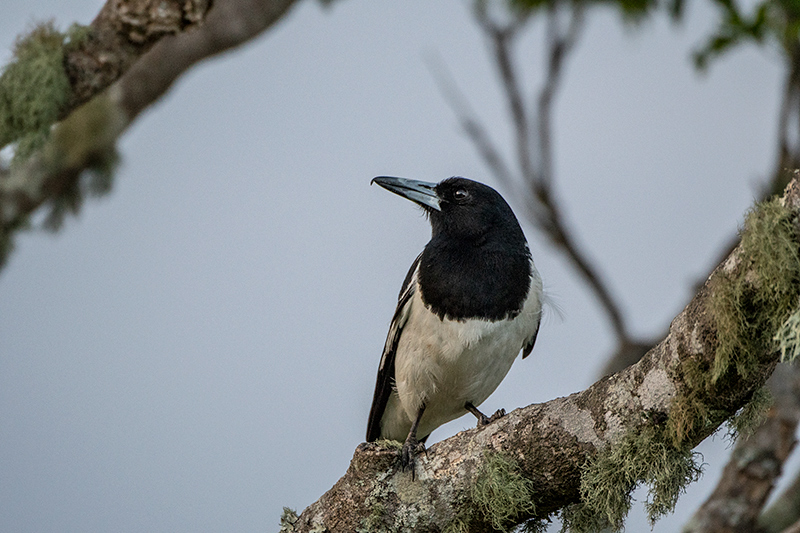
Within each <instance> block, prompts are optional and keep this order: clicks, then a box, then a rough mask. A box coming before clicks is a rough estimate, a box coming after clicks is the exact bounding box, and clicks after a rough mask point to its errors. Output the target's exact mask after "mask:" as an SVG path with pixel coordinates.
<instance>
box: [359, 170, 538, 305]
mask: <svg viewBox="0 0 800 533" xmlns="http://www.w3.org/2000/svg"><path fill="white" fill-rule="evenodd" d="M373 181H374V182H375V183H377V184H378V185H380V186H381V187H383V188H385V189H388V190H390V191H392V192H394V193H396V194H399V195H400V196H403V197H405V198H408V199H409V200H412V201H414V202H416V203H418V204H419V205H421V206H422V207H423V208H424V209H425V211H426V212H427V213H428V215H429V218H430V222H431V227H432V229H433V232H432V236H431V240H430V242H429V243H428V244H427V245H426V246H425V249H424V250H423V252H422V254H421V255H420V258H419V267H418V268H419V278H418V279H419V287H420V290H421V295H422V300H423V301H424V302H425V304H426V305H427V306H428V307H429V308H430V309H431V311H432V312H434V313H435V314H437V315H438V316H439V317H440V318H442V319H444V318H445V317H448V318H451V319H455V320H462V319H468V318H481V319H488V320H499V319H502V318H506V317H513V316H516V315H517V314H518V313H519V312H520V311H521V310H522V307H523V305H524V303H525V298H526V297H527V294H528V290H529V288H530V279H531V272H532V270H531V269H532V265H531V257H530V252H529V251H528V245H527V242H526V241H525V235H524V234H523V233H522V228H520V226H519V222H517V217H515V216H514V213H513V212H512V211H511V208H510V207H509V206H508V204H507V203H506V201H505V200H504V199H503V197H502V196H500V194H499V193H498V192H497V191H495V190H494V189H492V188H491V187H489V186H487V185H483V184H482V183H478V182H477V181H472V180H468V179H465V178H448V179H446V180H444V181H442V182H440V183H426V182H424V181H415V180H408V179H404V178H388V177H378V178H375V179H374V180H373ZM412 270H413V269H412Z"/></svg>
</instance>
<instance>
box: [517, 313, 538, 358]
mask: <svg viewBox="0 0 800 533" xmlns="http://www.w3.org/2000/svg"><path fill="white" fill-rule="evenodd" d="M541 324H542V317H541V316H540V317H539V322H537V323H536V331H534V332H533V337H531V340H529V341H528V342H527V343H526V344H525V346H524V347H523V348H522V358H523V359H525V358H526V357H528V356H529V355H530V354H531V352H532V351H533V345H534V344H536V336H537V335H539V326H540V325H541Z"/></svg>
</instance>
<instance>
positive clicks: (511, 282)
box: [367, 176, 542, 476]
mask: <svg viewBox="0 0 800 533" xmlns="http://www.w3.org/2000/svg"><path fill="white" fill-rule="evenodd" d="M372 181H373V183H377V184H378V185H380V186H381V187H383V188H384V189H387V190H389V191H391V192H393V193H395V194H398V195H400V196H403V197H405V198H408V199H409V200H412V201H413V202H416V203H417V204H419V205H420V206H422V208H423V209H424V210H425V212H426V214H427V215H428V218H429V220H430V223H431V229H432V232H431V240H430V242H428V244H427V245H426V246H425V249H424V250H423V251H422V253H421V254H420V255H419V256H417V258H416V260H414V263H413V264H412V265H411V269H410V270H409V271H408V274H407V275H406V278H405V281H404V282H403V288H402V289H401V290H400V297H399V301H398V303H397V309H396V310H395V313H394V318H393V319H392V323H391V325H390V327H389V334H388V336H387V338H386V344H385V346H384V349H383V356H382V357H381V362H380V366H379V367H378V379H377V382H376V384H375V395H374V398H373V400H372V408H371V410H370V414H369V422H368V425H367V441H374V440H377V439H392V440H396V441H403V442H404V444H403V448H402V452H401V456H400V457H401V466H402V468H403V469H404V470H405V469H406V468H408V467H410V468H411V472H412V476H413V475H414V460H415V457H416V454H417V452H418V451H419V450H422V449H424V444H423V443H424V442H425V439H427V437H428V435H430V433H431V431H433V430H434V429H436V428H437V427H439V426H441V425H442V424H444V423H446V422H449V421H450V420H454V419H456V418H458V417H460V416H461V415H463V414H465V413H466V412H468V411H469V412H471V413H472V414H474V415H475V416H476V417H477V418H478V425H479V426H480V425H483V424H488V423H489V422H491V421H492V420H494V419H495V418H498V417H500V416H503V414H504V413H505V412H504V411H503V410H502V409H501V410H499V411H498V412H496V413H495V414H494V415H493V416H492V417H491V418H490V417H486V416H485V415H484V414H483V413H481V412H480V411H479V410H478V406H479V405H481V403H483V401H484V400H486V398H488V397H489V395H490V394H491V393H492V392H494V390H495V389H496V388H497V386H498V385H499V384H500V382H501V381H502V380H503V378H504V377H505V376H506V374H507V373H508V371H509V369H510V368H511V365H512V363H513V362H514V360H515V359H516V357H517V355H518V354H519V353H520V352H522V358H523V359H524V358H525V357H527V356H528V355H529V354H530V353H531V350H532V349H533V345H534V342H536V335H537V333H538V331H539V323H540V321H541V316H542V281H541V278H540V277H539V273H538V272H537V270H536V267H535V266H534V264H533V259H532V258H531V253H530V250H529V249H528V243H527V241H526V240H525V235H524V234H523V232H522V228H520V225H519V222H518V221H517V218H516V216H514V213H513V211H512V210H511V208H510V207H509V205H508V203H506V201H505V200H504V199H503V197H502V196H500V194H499V193H498V192H497V191H495V190H494V189H492V188H491V187H489V186H487V185H484V184H482V183H478V182H476V181H472V180H468V179H465V178H460V177H452V178H448V179H445V180H444V181H442V182H440V183H438V184H437V183H427V182H423V181H417V180H410V179H405V178H394V177H386V176H380V177H377V178H375V179H374V180H372Z"/></svg>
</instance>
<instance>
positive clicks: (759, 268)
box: [667, 198, 800, 446]
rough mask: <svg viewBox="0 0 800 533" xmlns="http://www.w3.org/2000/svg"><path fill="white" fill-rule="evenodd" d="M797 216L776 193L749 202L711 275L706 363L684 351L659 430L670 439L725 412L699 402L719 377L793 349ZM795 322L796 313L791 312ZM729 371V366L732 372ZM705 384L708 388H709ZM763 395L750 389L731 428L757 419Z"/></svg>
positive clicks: (798, 285)
mask: <svg viewBox="0 0 800 533" xmlns="http://www.w3.org/2000/svg"><path fill="white" fill-rule="evenodd" d="M797 242H798V229H797V217H796V216H795V214H794V213H793V212H792V211H791V210H790V209H787V208H786V207H784V206H782V205H781V202H780V201H779V200H778V199H777V198H776V199H773V200H769V201H766V202H762V203H759V204H757V205H756V206H755V207H754V208H753V209H752V210H751V211H750V212H749V213H748V215H747V217H746V220H745V224H744V228H743V230H742V232H741V248H742V253H741V254H740V256H739V257H740V260H739V263H738V264H736V265H735V266H733V267H732V268H729V269H728V270H720V271H718V272H717V274H716V275H715V277H714V279H713V280H712V282H711V285H710V290H711V293H710V294H711V295H710V298H709V303H708V308H709V310H710V312H711V314H712V316H713V318H714V322H715V325H716V335H717V349H716V352H715V357H714V360H713V363H708V362H706V361H705V360H704V359H703V358H701V357H687V358H686V359H684V360H683V361H682V362H681V367H680V373H681V374H682V380H683V381H684V383H686V385H687V386H686V388H685V389H684V390H683V391H681V392H680V393H679V394H677V395H676V397H675V399H674V400H673V404H672V406H671V408H670V416H669V419H668V422H667V432H668V434H669V436H670V438H671V440H672V442H673V444H674V445H675V446H681V445H682V443H683V442H685V441H687V440H689V439H690V438H691V437H692V436H693V435H698V434H703V433H704V432H705V431H707V430H708V429H709V428H711V427H716V426H718V425H719V424H720V423H722V422H723V421H724V420H725V419H727V418H729V417H730V416H731V415H732V414H733V413H731V412H729V411H722V410H715V409H712V408H711V407H709V406H708V405H707V403H706V402H707V400H706V398H708V397H709V396H711V395H714V396H717V397H722V395H724V394H725V390H724V389H725V385H724V384H723V381H725V380H723V378H731V377H732V376H734V375H735V376H738V377H741V378H749V377H751V376H752V373H753V372H754V371H756V369H758V368H760V365H761V361H763V360H764V357H765V356H767V355H769V354H772V353H775V352H776V351H778V350H780V351H781V352H782V353H785V354H788V356H791V354H792V353H795V352H796V351H800V347H798V344H797V337H800V334H797V337H795V336H794V335H795V333H794V331H795V330H794V329H793V325H794V322H793V320H792V317H793V316H794V314H793V311H794V310H795V309H797V306H798V301H800V249H799V248H798V244H797ZM797 321H798V323H800V316H798V318H797ZM732 373H735V374H732ZM712 391H713V392H712ZM770 403H771V400H770V399H769V397H768V396H767V395H765V394H763V391H762V392H758V391H754V392H753V396H752V399H751V400H750V402H749V405H748V406H746V407H745V408H743V409H742V410H741V411H740V412H739V414H738V415H736V416H735V417H734V419H733V420H732V421H731V428H732V429H733V432H734V434H735V433H737V432H739V431H741V430H745V431H746V430H748V429H749V428H751V427H752V426H753V424H756V423H757V420H758V418H759V416H760V415H759V413H763V411H764V410H765V409H766V408H768V407H769V405H770Z"/></svg>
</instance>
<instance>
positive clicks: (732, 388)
mask: <svg viewBox="0 0 800 533" xmlns="http://www.w3.org/2000/svg"><path fill="white" fill-rule="evenodd" d="M799 213H800V183H798V181H797V179H795V180H794V181H793V182H792V183H791V184H790V185H789V187H788V188H787V190H786V193H785V195H784V197H783V199H781V200H776V201H774V202H771V203H769V204H767V205H761V206H757V207H756V208H754V211H753V214H751V215H750V216H749V217H748V221H747V223H746V224H745V228H744V230H743V237H742V240H743V244H742V245H740V246H739V247H737V248H736V249H735V250H734V251H733V252H732V254H731V255H730V256H729V257H728V258H727V259H726V260H725V261H724V262H723V263H722V264H721V265H720V266H719V267H717V269H715V271H714V272H713V273H712V275H711V276H710V277H709V279H708V280H707V281H706V283H705V284H704V285H703V287H702V288H700V290H699V291H698V293H697V295H696V296H695V297H694V298H693V299H692V301H691V302H690V303H689V305H688V306H687V307H686V308H685V309H684V310H683V311H682V312H681V313H680V314H679V315H678V316H677V317H676V318H675V319H674V320H673V321H672V324H671V325H670V329H669V333H668V335H667V337H666V338H665V339H664V340H663V341H662V342H660V343H659V344H658V345H657V346H656V347H654V348H653V349H652V350H650V351H649V352H648V353H647V355H645V357H644V358H642V360H641V361H640V362H639V363H637V364H635V365H633V366H631V367H629V368H627V369H625V370H623V371H621V372H619V373H617V374H614V375H612V376H608V377H606V378H603V379H602V380H600V381H598V382H597V383H595V384H594V385H592V386H591V387H589V388H588V389H586V390H585V391H582V392H579V393H575V394H572V395H570V396H568V397H566V398H557V399H555V400H551V401H549V402H547V403H544V404H535V405H530V406H528V407H525V408H522V409H517V410H515V411H512V412H511V413H509V414H508V415H506V416H505V417H503V418H502V419H500V420H498V421H496V422H494V423H493V424H490V425H488V426H485V427H482V428H477V429H472V430H468V431H464V432H461V433H459V434H457V435H455V436H453V437H451V438H449V439H446V440H444V441H442V442H439V443H436V444H434V445H433V446H431V447H430V448H429V449H428V453H427V455H423V456H421V457H420V458H419V460H418V465H417V470H416V479H415V480H414V481H412V480H411V476H410V474H409V473H408V472H401V471H400V470H399V468H398V462H397V452H396V450H393V449H388V448H385V447H382V446H380V445H377V444H375V443H370V444H362V445H360V446H359V447H358V448H357V449H356V452H355V455H354V457H353V460H352V462H351V464H350V468H349V469H348V471H347V473H346V474H345V475H344V476H343V477H342V478H341V479H340V480H339V481H338V482H337V483H336V485H335V486H334V487H333V488H332V489H331V490H330V491H328V492H327V493H326V494H325V495H323V496H322V497H321V498H320V499H319V500H318V501H317V502H315V503H314V504H312V505H311V506H309V507H308V508H307V509H306V510H305V511H303V512H302V513H301V514H300V516H299V517H298V520H297V521H296V522H295V523H294V525H293V531H298V532H300V531H314V530H322V529H326V530H328V531H348V530H355V529H357V528H358V527H360V525H362V524H363V523H364V521H365V520H367V519H369V517H371V516H372V520H373V521H372V522H371V523H372V524H378V523H379V524H380V525H381V528H382V529H381V530H386V531H402V530H415V531H459V532H467V531H491V530H497V529H500V530H508V529H510V528H511V527H513V526H514V524H526V525H529V526H530V527H531V528H533V529H535V528H537V527H539V525H541V524H542V521H546V520H547V519H548V518H550V517H551V516H552V515H553V514H554V513H557V512H559V511H562V512H563V517H564V518H565V521H566V522H567V523H568V525H569V526H571V527H572V528H574V529H575V530H578V531H587V530H591V529H592V528H596V527H600V526H610V527H612V528H619V527H621V525H622V523H623V521H624V518H625V515H626V514H627V512H628V508H629V505H630V494H631V491H632V490H633V489H634V488H635V487H636V486H637V485H639V484H645V485H647V486H648V487H649V489H650V497H649V500H648V504H647V512H648V514H649V516H650V518H651V519H653V520H655V519H657V518H658V517H659V516H661V515H663V514H664V513H667V512H669V511H670V510H671V509H672V508H673V506H674V505H675V502H676V500H677V498H678V496H679V495H680V494H681V492H682V491H683V490H684V489H685V487H686V486H687V484H688V483H691V482H692V481H694V480H695V479H697V477H698V476H699V475H700V469H699V466H698V464H697V461H695V459H694V455H693V453H692V451H691V450H692V448H693V447H694V446H696V445H697V444H699V443H700V442H701V441H702V440H703V439H705V438H706V437H707V436H709V435H710V434H711V433H713V432H714V431H716V430H717V429H718V428H719V427H720V425H721V424H722V423H724V422H725V421H726V420H728V419H730V418H731V417H732V416H734V415H735V414H736V413H737V412H740V413H741V410H742V409H743V408H744V407H745V406H746V405H747V404H748V403H749V402H750V401H751V399H752V398H753V397H754V395H755V397H756V398H763V395H761V394H760V393H756V391H758V390H759V389H760V388H761V387H762V386H763V385H764V382H765V381H766V379H767V378H768V377H769V375H770V374H771V373H772V371H773V370H774V368H775V365H776V364H777V362H778V359H779V357H780V350H781V349H780V346H779V343H778V342H777V341H776V340H775V338H776V335H777V334H778V330H780V329H781V327H783V326H784V325H785V324H786V321H787V320H788V317H789V316H790V315H791V314H792V313H793V311H794V309H796V307H797V306H796V302H797V299H798V297H799V295H798V291H800V283H797V282H796V280H797V278H796V275H797V272H800V264H798V262H797V261H796V256H797V254H794V255H793V252H792V250H794V251H796V250H797V249H798V247H800V231H798V214H799ZM749 232H753V233H752V235H750V234H749ZM759 240H761V241H766V242H765V243H761V244H758V246H757V247H756V248H759V249H754V248H753V246H751V245H750V244H748V242H750V241H759ZM776 243H777V244H776ZM765 250H766V252H765ZM781 250H783V251H781ZM756 256H758V257H760V259H759V258H757V257H756ZM770 257H771V258H772V259H773V261H771V262H770V261H768V259H769V258H770ZM793 257H794V259H793ZM764 261H767V263H764ZM768 263H769V264H768ZM784 278H785V279H784ZM765 280H766V281H765ZM728 285H733V286H735V292H736V293H737V294H738V296H736V297H735V298H733V299H734V300H735V301H736V303H737V305H741V306H744V309H742V308H738V307H737V308H734V309H732V310H731V311H732V313H733V314H734V318H733V319H730V320H729V318H730V317H725V316H723V315H722V314H721V311H720V308H725V307H726V306H727V304H725V305H722V306H720V305H719V301H720V299H722V301H728V300H730V299H731V298H730V292H729V289H730V287H729V286H728ZM776 295H778V296H779V299H780V302H775V301H772V300H774V299H775V297H776ZM768 300H769V301H768ZM789 302H792V303H791V304H790V303H789ZM723 310H724V309H723ZM762 313H768V314H774V315H777V316H771V317H762V316H759V315H760V314H762ZM731 324H734V325H735V326H731ZM742 324H744V326H743V325H742ZM753 324H761V327H766V326H764V324H768V325H769V327H771V328H773V329H772V330H771V331H755V329H756V328H754V327H753ZM730 335H736V336H739V337H738V338H736V339H731V338H728V337H729V336H730ZM779 337H780V336H779ZM721 346H723V347H726V348H720V347H721ZM730 346H746V347H747V352H746V353H743V352H742V351H741V350H739V349H733V350H731V351H728V352H725V350H729V347H730ZM726 353H727V355H726ZM719 357H721V358H723V359H724V361H722V362H720V361H718V358H719ZM487 472H491V474H487ZM498 480H499V481H498ZM487 501H488V502H491V503H489V504H487V503H486V502H487ZM362 502H369V504H368V505H367V504H364V503H362ZM378 506H379V507H380V510H381V513H380V520H377V518H376V515H374V514H373V510H374V509H376V508H378ZM376 520H377V521H376Z"/></svg>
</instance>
